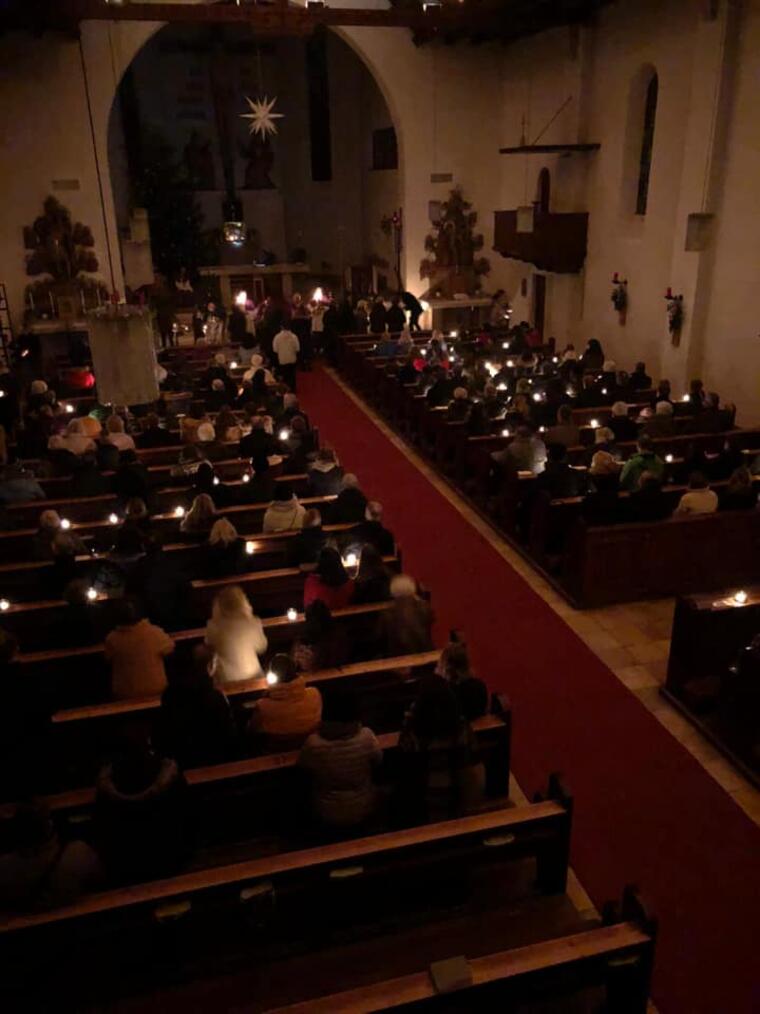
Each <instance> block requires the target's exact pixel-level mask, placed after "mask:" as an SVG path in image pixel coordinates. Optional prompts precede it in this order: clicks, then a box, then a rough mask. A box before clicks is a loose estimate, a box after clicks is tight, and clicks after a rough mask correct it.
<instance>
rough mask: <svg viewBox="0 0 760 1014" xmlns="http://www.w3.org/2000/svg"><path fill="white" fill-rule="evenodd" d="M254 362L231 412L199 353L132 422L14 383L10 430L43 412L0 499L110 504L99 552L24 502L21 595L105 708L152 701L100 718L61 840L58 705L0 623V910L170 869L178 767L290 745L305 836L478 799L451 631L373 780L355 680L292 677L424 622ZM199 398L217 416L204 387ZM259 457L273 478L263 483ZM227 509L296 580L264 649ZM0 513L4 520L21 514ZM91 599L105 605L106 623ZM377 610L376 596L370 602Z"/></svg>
mask: <svg viewBox="0 0 760 1014" xmlns="http://www.w3.org/2000/svg"><path fill="white" fill-rule="evenodd" d="M254 358H256V359H257V360H258V361H257V362H255V363H253V366H252V371H249V372H250V376H249V377H248V379H247V380H246V381H244V383H246V384H249V385H250V386H249V387H248V388H247V390H246V392H245V393H246V395H247V396H248V400H245V401H244V402H243V403H242V406H241V408H240V410H237V411H236V406H237V405H238V404H239V403H240V397H242V395H236V396H235V397H233V394H235V392H234V391H233V390H232V385H230V384H229V383H228V382H227V377H228V376H229V371H228V368H227V365H226V364H225V363H223V362H220V361H218V359H215V360H213V361H212V363H211V364H210V365H209V367H208V369H207V371H206V373H205V374H204V375H203V376H202V379H201V381H200V389H199V390H196V391H195V392H194V398H193V401H192V403H191V405H190V408H189V411H188V413H187V414H186V415H184V416H181V417H180V418H177V419H174V418H172V417H171V416H170V415H167V413H166V406H165V405H163V406H162V405H155V406H149V407H148V408H149V410H148V411H146V412H144V413H141V414H139V415H132V414H131V413H128V412H126V411H125V412H120V413H119V414H114V413H104V412H102V411H100V410H99V408H96V409H91V410H90V411H88V412H86V413H85V412H84V411H81V412H80V411H79V410H75V412H74V413H72V412H69V411H67V410H66V408H65V407H64V406H63V405H62V404H59V402H58V401H57V399H56V397H55V395H54V394H53V392H52V391H51V390H50V389H49V388H48V386H47V385H46V384H44V383H43V382H34V383H33V384H32V385H31V387H30V390H29V392H28V400H27V402H26V409H25V411H26V414H25V416H24V421H25V425H28V426H29V428H30V429H31V430H34V429H35V425H37V424H38V423H39V424H40V425H38V426H37V429H36V431H35V432H36V433H37V436H38V437H39V439H37V442H36V444H35V445H34V451H35V454H36V456H37V457H38V458H39V462H38V463H36V464H35V465H34V471H35V474H31V468H30V467H29V466H28V465H26V466H24V464H23V460H22V459H21V456H20V450H19V459H18V464H17V465H14V467H16V468H17V469H18V471H19V473H20V477H19V478H15V477H7V478H6V479H5V481H4V482H3V483H2V484H0V485H2V486H3V488H5V487H6V486H7V487H8V494H7V495H6V496H4V498H3V500H4V503H6V504H7V505H8V506H9V507H10V506H12V505H13V504H14V503H24V502H27V501H32V500H44V499H45V498H46V497H45V490H44V488H43V486H42V483H43V482H45V481H46V480H47V479H50V478H56V477H64V476H70V477H72V479H73V478H76V477H77V476H79V477H80V480H82V479H83V478H86V480H87V481H86V482H83V481H82V482H80V484H79V485H78V486H76V487H74V488H76V495H79V496H88V495H89V496H103V495H104V494H111V495H113V497H114V501H115V507H114V508H113V510H114V514H113V517H112V518H111V524H110V526H109V527H108V529H107V530H106V531H107V538H106V542H105V543H101V544H100V546H99V547H98V551H97V552H96V551H95V548H96V547H94V546H92V545H91V536H90V533H89V532H88V531H87V524H86V523H83V525H82V527H81V528H80V527H79V526H78V525H77V524H76V523H74V522H70V521H69V520H68V519H66V517H65V514H64V511H65V507H63V506H60V507H58V508H53V507H44V505H42V506H43V509H42V510H41V512H40V515H39V524H38V528H37V530H36V531H35V532H34V533H33V534H31V535H30V546H31V547H32V549H31V555H32V557H33V559H34V560H35V561H37V562H38V564H39V565H40V566H44V567H46V568H47V565H48V564H49V565H50V568H49V569H45V571H44V577H43V578H42V581H43V582H44V587H43V589H42V595H41V596H40V597H44V598H46V599H57V598H59V597H60V598H61V599H62V600H63V602H65V603H67V606H66V609H67V612H66V614H65V622H64V624H63V626H62V627H61V630H60V631H59V632H58V633H60V636H61V637H62V638H65V644H66V646H67V647H69V648H71V649H72V650H76V649H77V647H78V646H83V647H87V646H90V645H97V644H98V643H99V642H102V652H103V657H104V659H105V661H106V663H107V666H108V670H109V673H110V678H109V691H110V697H111V699H112V700H113V701H115V702H130V701H135V702H142V701H145V700H151V701H152V700H155V701H156V702H157V706H156V707H155V708H154V709H153V710H152V711H151V712H149V718H148V719H147V720H139V721H135V722H134V723H133V722H130V721H126V722H124V723H122V724H119V725H114V727H113V732H112V734H111V736H110V740H109V748H108V750H107V751H106V756H104V757H102V758H101V759H100V762H99V770H98V773H97V776H96V778H95V781H94V789H95V806H94V818H93V822H92V827H91V828H89V829H88V832H87V834H86V835H83V836H82V837H77V834H76V833H74V834H73V835H72V834H71V831H70V829H68V830H67V831H66V832H64V831H63V830H62V829H61V828H60V827H59V826H58V824H57V823H56V821H55V820H54V819H53V816H52V815H51V814H50V813H48V812H47V810H46V808H45V804H44V802H43V801H41V797H42V796H44V795H45V794H46V792H49V786H50V785H51V784H57V776H58V774H59V768H61V769H62V770H65V767H66V764H65V758H62V757H61V756H60V754H59V752H58V751H59V750H60V744H59V743H57V741H56V740H55V738H54V736H53V727H52V721H51V720H52V717H53V715H54V713H55V712H56V710H57V709H59V707H60V704H59V696H58V693H57V689H58V688H57V684H56V676H55V671H54V668H50V669H49V670H46V672H45V678H43V679H42V680H41V681H36V680H35V681H32V680H27V679H26V678H25V676H23V675H22V672H21V669H20V655H21V649H20V644H19V639H18V637H17V636H16V635H15V634H14V633H12V632H11V631H10V630H8V629H0V670H1V671H0V680H2V688H3V708H2V710H1V711H0V726H1V728H0V772H1V775H0V788H1V790H2V791H1V793H0V795H1V796H2V800H1V801H2V802H4V803H5V804H7V805H6V806H5V808H4V811H3V813H4V815H3V817H2V818H0V910H2V911H4V912H6V913H10V912H19V911H28V910H39V909H40V908H46V907H54V906H56V905H60V904H65V903H67V902H69V901H71V900H73V899H74V898H76V897H77V896H78V895H80V894H82V893H83V892H86V891H89V890H93V889H95V890H98V889H103V888H104V887H107V886H109V885H118V884H124V883H137V882H140V881H145V880H150V879H154V878H158V877H163V876H167V875H171V874H172V873H174V872H177V871H179V870H181V869H182V868H183V867H185V866H186V865H187V864H188V863H189V862H191V861H192V859H193V855H194V851H195V840H194V839H195V835H194V820H193V802H192V796H191V793H190V792H189V789H188V781H187V779H186V776H185V772H186V771H189V770H192V769H193V768H198V767H203V766H207V765H215V764H223V763H225V762H228V761H234V760H237V759H240V758H244V757H252V756H257V755H266V754H268V753H273V752H281V751H283V750H295V751H297V752H298V766H299V768H300V770H301V771H302V777H303V784H304V793H303V795H302V796H300V795H297V796H296V797H295V798H294V799H293V801H292V805H293V808H297V807H300V808H301V809H300V810H299V813H300V814H301V823H302V827H303V830H304V834H307V835H311V836H312V837H313V836H315V835H316V836H317V838H319V837H321V838H323V839H329V838H331V837H334V836H336V835H340V834H352V835H355V834H361V833H364V832H366V831H367V830H368V829H372V828H375V827H379V826H399V825H406V824H414V823H420V822H424V821H426V820H435V819H442V818H444V817H448V816H456V815H458V814H461V813H464V812H466V811H467V810H468V809H469V808H470V807H472V806H475V805H477V804H478V801H479V800H481V799H482V795H483V785H484V771H483V764H482V762H481V760H480V759H479V756H478V749H477V743H476V739H475V737H474V735H473V733H472V729H471V726H470V723H471V722H472V721H473V720H475V719H477V718H478V717H480V716H482V715H484V714H485V712H486V711H487V709H488V704H489V698H488V692H487V690H486V687H485V684H484V683H483V682H482V681H481V680H480V679H478V678H477V677H476V676H475V675H474V674H473V672H472V669H471V666H470V662H469V656H468V652H467V647H466V644H465V643H464V639H463V637H462V635H461V634H459V633H456V632H454V633H452V635H451V641H450V643H449V644H448V646H447V647H446V648H445V649H444V650H443V651H442V652H441V653H440V655H439V661H438V664H437V666H436V667H435V671H434V672H433V671H432V670H430V669H428V670H422V673H423V675H422V676H421V678H420V680H419V684H418V686H417V689H416V692H415V697H414V700H413V702H412V704H411V706H409V707H408V709H407V710H406V713H405V717H404V718H403V723H402V726H401V729H400V733H399V744H398V754H399V757H398V758H396V761H394V766H393V772H392V774H389V773H388V772H386V770H385V766H384V763H383V750H382V748H381V745H380V742H379V740H378V737H377V735H376V732H375V731H373V729H372V728H370V727H369V726H368V725H367V724H365V723H364V722H363V721H362V717H361V716H362V708H361V700H360V698H359V695H358V693H357V692H354V691H351V690H343V689H335V690H330V689H329V688H328V689H326V690H324V691H320V689H319V688H318V686H317V685H311V684H310V676H311V674H313V673H319V672H320V671H324V670H331V669H335V668H336V667H340V666H346V665H347V664H349V663H352V662H356V661H357V660H367V659H370V660H371V659H384V658H386V657H387V658H391V657H393V658H395V657H397V656H407V655H414V654H417V653H424V652H430V651H431V650H433V648H434V641H433V620H434V616H433V611H432V608H431V606H430V603H429V602H428V600H427V597H426V595H425V594H424V593H423V590H422V589H421V588H420V587H419V585H418V582H417V581H416V580H415V579H414V578H412V577H411V576H409V575H407V574H405V573H398V572H394V570H392V569H391V568H390V567H389V566H388V565H387V563H386V559H387V558H390V557H393V556H394V554H395V552H396V544H395V539H394V536H393V533H392V532H391V531H390V530H389V529H388V528H387V527H386V526H385V523H384V516H383V507H382V504H381V503H379V502H378V501H377V500H373V499H370V498H368V496H367V494H366V493H365V491H364V490H363V489H362V485H361V483H360V480H359V478H358V477H357V475H355V474H354V473H352V472H348V471H345V470H344V468H343V466H342V465H341V463H340V461H339V459H338V456H337V454H336V452H335V450H334V449H333V448H331V447H330V446H328V445H323V446H318V445H317V444H316V442H315V440H314V431H313V430H312V427H311V423H310V420H309V419H308V417H307V416H306V415H305V414H304V413H303V412H302V411H301V409H300V406H299V404H298V401H297V399H296V398H295V396H294V395H293V394H292V392H289V391H288V390H287V389H285V388H283V387H282V386H281V385H279V384H277V383H276V382H275V380H274V376H273V375H272V373H271V372H270V371H269V370H268V369H267V365H266V362H265V360H264V359H263V358H262V357H261V355H260V354H259V353H255V355H254ZM246 376H247V375H246ZM257 378H258V379H257ZM220 383H221V385H222V387H219V384H220ZM222 388H223V390H222ZM204 391H205V392H206V394H205V395H204V396H203V397H200V395H203V393H204ZM214 391H218V392H219V393H220V398H219V400H218V401H219V403H218V405H216V406H215V410H216V415H213V409H212V406H213V405H214V401H213V399H212V401H211V405H210V404H209V401H208V399H207V395H208V394H209V393H211V392H214ZM252 392H253V394H252ZM222 394H223V396H224V399H225V400H224V401H222V398H221V395H222ZM252 397H253V400H251V398H252ZM35 413H36V420H35V421H34V425H32V416H33V415H34V414H35ZM72 415H74V418H73V419H72V418H71V416H72ZM43 422H44V425H42V423H43ZM230 444H232V445H233V446H232V447H230ZM165 448H166V449H168V450H169V453H170V455H173V457H171V458H170V461H171V466H170V468H169V469H168V470H167V475H166V480H167V481H168V482H171V483H177V484H182V489H183V493H182V497H181V498H179V501H180V503H179V505H180V508H181V509H178V510H175V511H173V512H171V513H172V515H173V518H174V520H175V521H176V525H175V527H174V528H173V529H172V534H171V535H170V536H167V535H166V533H165V531H164V530H162V529H161V528H160V527H159V525H158V522H157V517H158V515H159V514H160V507H157V500H156V498H157V496H158V495H159V493H160V489H159V488H158V487H157V485H155V484H154V482H153V481H152V479H151V475H150V472H149V468H148V466H147V465H146V463H145V460H144V459H142V458H141V457H140V455H141V454H142V453H144V452H145V451H152V450H153V449H165ZM27 451H28V448H27ZM225 457H229V458H230V459H234V458H239V459H242V466H241V469H242V470H241V475H242V476H244V477H245V478H244V479H241V480H240V481H239V482H238V483H237V484H235V483H234V482H229V481H227V479H226V477H225V476H223V475H220V473H219V471H218V466H217V463H218V462H219V461H221V460H223V458H225ZM275 470H277V473H278V476H282V478H278V479H277V480H275V478H274V477H273V475H272V474H271V473H272V472H273V471H275ZM290 475H294V476H300V477H302V481H301V488H302V489H303V495H305V496H314V497H316V498H320V503H319V505H318V506H314V507H311V506H308V505H307V506H305V505H304V504H302V503H301V502H300V498H299V496H298V495H297V494H296V490H295V488H294V485H293V484H291V482H289V481H288V478H289V476H290ZM14 482H15V483H18V484H19V486H20V488H19V489H18V490H17V491H14V490H13V488H12V484H13V483H14ZM14 492H16V494H17V495H14ZM67 492H68V491H67ZM72 495H73V493H72ZM234 503H243V504H245V503H255V504H262V506H263V505H266V506H265V509H264V510H263V513H262V517H261V522H260V524H261V531H262V534H268V535H272V536H273V537H275V536H278V535H281V536H283V537H284V542H285V543H286V546H285V551H284V557H283V560H284V563H285V564H287V565H288V566H290V567H293V568H296V569H297V571H300V572H301V574H302V582H303V591H302V600H301V602H300V603H299V602H296V603H295V604H296V605H299V606H300V607H301V608H302V609H303V622H302V623H301V624H299V626H298V628H297V634H296V636H294V637H293V639H292V641H291V643H290V644H289V646H287V647H285V648H283V647H282V646H281V645H280V646H278V649H277V650H276V651H273V650H272V649H271V648H270V645H269V640H268V637H267V628H266V624H265V623H264V622H262V616H260V615H257V613H256V611H254V608H253V607H252V604H251V600H250V599H249V597H248V595H247V594H246V591H245V590H244V588H243V587H242V586H241V585H240V584H236V583H235V578H236V576H237V575H241V574H245V573H246V572H247V570H249V569H250V553H249V550H248V543H247V540H246V538H245V537H243V536H242V535H240V534H239V532H238V529H237V527H236V525H235V523H234V515H229V516H228V515H227V514H225V513H224V510H225V508H226V507H228V506H229V505H230V504H234ZM181 504H184V505H185V506H181ZM106 509H107V510H110V509H112V508H111V507H110V506H109V507H108V508H106ZM4 520H5V528H6V530H7V531H8V532H9V533H12V532H13V530H14V527H18V526H17V525H16V524H15V522H14V521H13V520H12V519H11V518H10V517H8V516H6V518H5V519H4ZM169 542H174V543H182V544H184V545H186V546H188V547H193V546H194V547H196V550H197V552H196V550H194V551H193V552H194V555H193V557H192V560H193V562H192V564H191V565H189V566H186V565H182V564H178V563H175V562H173V556H175V555H177V554H173V553H172V552H171V550H170V548H169V547H168V545H167V543H169ZM41 573H42V572H41ZM193 578H202V579H211V580H219V581H221V585H220V587H219V588H218V589H217V590H215V593H214V594H213V599H212V600H211V605H210V607H209V609H208V612H207V620H206V623H205V627H204V628H203V630H202V632H201V636H200V639H199V643H196V644H195V646H194V647H193V648H192V650H191V651H189V652H188V651H181V650H180V644H179V641H178V639H177V636H176V633H175V632H176V631H178V630H182V629H183V624H184V623H186V615H187V614H186V612H185V609H186V605H187V601H188V598H189V593H190V580H191V579H193ZM92 597H96V598H97V600H98V602H99V603H100V602H101V601H102V600H108V601H109V603H110V604H112V605H113V609H112V611H111V612H110V613H109V614H108V617H109V620H108V625H107V626H104V624H105V623H106V620H105V619H104V618H103V616H101V615H100V614H99V613H98V611H97V609H96V608H95V607H94V606H93V604H92V601H91V598H92ZM375 605H381V606H382V608H381V609H380V610H378V611H375V612H372V611H371V607H372V606H375ZM347 606H356V607H367V608H368V612H367V614H366V616H363V617H361V618H360V622H358V623H357V624H356V625H351V626H350V627H349V626H347V625H346V624H343V623H341V622H340V621H339V617H338V616H336V615H335V614H336V613H337V612H339V611H340V610H342V609H345V608H346V607H347ZM56 636H58V635H56ZM50 665H51V667H53V666H54V665H55V663H54V662H51V663H50ZM48 677H49V678H48ZM257 680H258V681H260V682H261V681H262V680H263V682H264V683H265V684H266V688H265V689H264V690H263V693H261V694H260V695H259V696H257V697H256V698H255V700H254V701H253V703H252V705H249V706H248V707H246V708H245V709H240V708H237V707H235V706H234V704H235V700H234V699H233V696H231V693H232V692H234V689H235V688H236V687H246V686H248V685H253V684H252V681H254V682H255V681H257ZM93 703H95V702H93Z"/></svg>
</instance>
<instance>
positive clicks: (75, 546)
mask: <svg viewBox="0 0 760 1014" xmlns="http://www.w3.org/2000/svg"><path fill="white" fill-rule="evenodd" d="M79 546H80V543H79V540H78V539H76V538H75V537H74V536H73V535H72V534H71V532H64V531H59V532H56V533H55V535H54V536H53V541H52V543H51V547H50V548H51V549H52V551H53V556H54V557H56V558H57V559H59V560H60V559H63V558H67V559H70V560H73V559H74V558H75V557H76V555H77V553H78V552H79Z"/></svg>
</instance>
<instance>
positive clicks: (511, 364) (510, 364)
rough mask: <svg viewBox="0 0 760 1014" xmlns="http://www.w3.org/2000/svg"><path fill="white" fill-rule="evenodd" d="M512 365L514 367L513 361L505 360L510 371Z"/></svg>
mask: <svg viewBox="0 0 760 1014" xmlns="http://www.w3.org/2000/svg"><path fill="white" fill-rule="evenodd" d="M514 365H515V364H514V360H513V359H508V360H507V366H508V367H509V368H510V369H512V367H513V366H514Z"/></svg>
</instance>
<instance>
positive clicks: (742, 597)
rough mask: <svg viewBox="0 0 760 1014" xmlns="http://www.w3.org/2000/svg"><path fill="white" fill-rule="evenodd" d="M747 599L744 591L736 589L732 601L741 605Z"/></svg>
mask: <svg viewBox="0 0 760 1014" xmlns="http://www.w3.org/2000/svg"><path fill="white" fill-rule="evenodd" d="M746 601H747V593H746V592H745V591H738V592H737V593H736V594H735V595H734V602H735V603H736V605H737V606H743V605H744V604H745V602H746Z"/></svg>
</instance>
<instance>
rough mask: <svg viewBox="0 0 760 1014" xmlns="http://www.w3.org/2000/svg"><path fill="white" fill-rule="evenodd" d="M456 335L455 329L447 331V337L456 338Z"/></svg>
mask: <svg viewBox="0 0 760 1014" xmlns="http://www.w3.org/2000/svg"><path fill="white" fill-rule="evenodd" d="M456 336H457V333H456V331H449V338H456Z"/></svg>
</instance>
